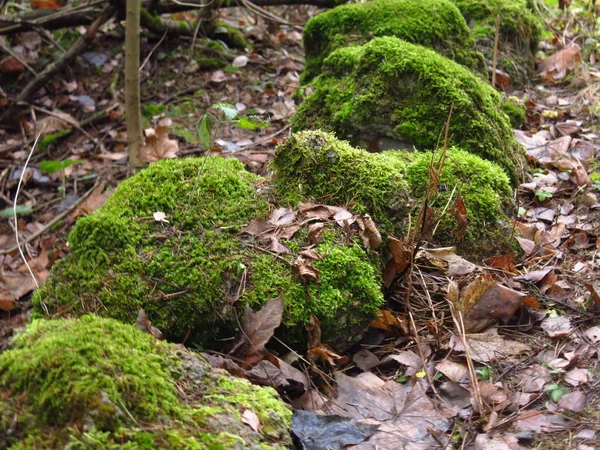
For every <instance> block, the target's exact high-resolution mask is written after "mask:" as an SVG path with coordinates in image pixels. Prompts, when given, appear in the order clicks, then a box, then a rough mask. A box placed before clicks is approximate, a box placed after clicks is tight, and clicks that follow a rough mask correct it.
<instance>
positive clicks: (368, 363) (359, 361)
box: [352, 348, 379, 372]
mask: <svg viewBox="0 0 600 450" xmlns="http://www.w3.org/2000/svg"><path fill="white" fill-rule="evenodd" d="M352 362H353V363H354V364H356V366H357V367H358V368H359V369H360V370H362V371H363V372H367V371H369V370H371V369H372V368H373V367H375V366H377V365H378V364H379V358H378V357H377V356H376V355H375V354H374V353H372V352H370V351H369V350H367V349H366V348H363V349H361V350H359V351H358V352H356V353H355V354H354V356H353V357H352Z"/></svg>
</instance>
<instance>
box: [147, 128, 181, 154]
mask: <svg viewBox="0 0 600 450" xmlns="http://www.w3.org/2000/svg"><path fill="white" fill-rule="evenodd" d="M145 134H146V138H145V142H144V145H143V146H142V148H140V158H141V159H142V160H143V161H146V162H148V163H153V162H156V161H160V160H161V159H170V158H175V157H176V156H177V153H178V152H179V142H177V141H176V140H175V139H169V132H168V130H167V127H166V126H165V125H160V124H159V125H158V126H157V127H156V129H152V128H148V129H147V130H146V131H145Z"/></svg>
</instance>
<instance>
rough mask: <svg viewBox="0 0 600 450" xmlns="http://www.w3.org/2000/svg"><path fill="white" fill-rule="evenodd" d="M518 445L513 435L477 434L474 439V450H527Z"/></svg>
mask: <svg viewBox="0 0 600 450" xmlns="http://www.w3.org/2000/svg"><path fill="white" fill-rule="evenodd" d="M528 448H529V447H525V446H523V445H521V444H519V440H518V439H517V437H516V436H515V435H514V434H508V433H498V434H490V433H485V434H478V435H477V437H476V438H475V450H527V449H528Z"/></svg>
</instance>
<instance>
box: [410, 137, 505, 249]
mask: <svg viewBox="0 0 600 450" xmlns="http://www.w3.org/2000/svg"><path fill="white" fill-rule="evenodd" d="M440 153H441V152H439V151H438V152H437V153H436V155H437V156H435V157H434V156H433V155H432V153H431V152H425V153H420V152H417V153H415V154H414V155H412V156H413V158H414V159H413V161H412V162H411V163H409V164H408V165H407V166H406V171H405V177H406V181H407V182H408V184H409V185H410V188H411V193H412V195H413V196H414V197H415V198H416V199H417V203H419V204H420V203H422V199H423V198H424V196H425V190H426V187H427V183H428V181H429V168H430V166H431V164H432V162H435V163H436V164H437V161H439V156H440ZM458 193H460V196H461V198H462V200H463V202H464V204H465V207H466V209H467V228H466V233H465V234H464V236H462V237H460V238H458V237H457V234H456V233H455V231H456V230H457V228H458V225H459V219H458V217H456V216H455V215H453V214H452V213H451V211H452V210H453V209H454V205H455V202H456V198H457V195H458ZM430 206H431V207H433V208H434V217H435V221H434V224H435V226H436V227H437V230H436V233H435V235H434V240H435V241H436V242H439V243H441V244H444V245H447V244H451V245H456V246H457V247H458V249H459V250H460V252H461V254H463V255H466V256H473V257H476V258H480V257H482V256H487V255H490V254H492V253H493V252H496V251H501V250H504V251H506V250H509V249H510V246H511V242H510V241H511V238H510V234H511V233H510V222H511V221H510V215H511V211H512V210H514V205H513V200H512V189H511V187H510V182H509V179H508V177H507V176H506V174H505V173H504V171H503V170H502V169H501V168H500V167H499V166H498V165H496V164H494V163H492V162H489V161H485V160H483V159H481V158H479V157H478V156H477V155H472V154H470V153H467V152H465V151H464V150H460V149H456V148H452V149H449V150H448V152H447V158H446V159H445V162H444V166H443V169H442V173H441V175H440V177H439V187H438V192H437V193H436V194H435V195H434V197H433V198H431V202H430Z"/></svg>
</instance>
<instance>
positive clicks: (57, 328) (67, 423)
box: [0, 316, 292, 450]
mask: <svg viewBox="0 0 600 450" xmlns="http://www.w3.org/2000/svg"><path fill="white" fill-rule="evenodd" d="M247 411H248V412H247ZM244 413H246V415H248V414H253V415H254V416H255V417H256V418H258V421H259V427H258V431H255V430H253V429H252V428H251V427H249V426H248V425H246V424H245V423H243V421H242V419H241V418H242V415H243V414H244ZM254 416H253V417H254ZM291 416H292V413H291V410H290V408H289V407H288V406H287V405H286V404H285V403H283V401H282V400H281V399H280V398H279V396H278V394H277V393H276V392H275V390H273V389H271V388H263V387H258V386H253V385H251V384H250V383H248V382H247V381H246V380H242V379H238V378H234V377H231V376H228V375H222V374H219V373H216V371H214V370H213V369H212V367H210V366H209V365H208V363H206V362H205V361H204V360H203V359H202V358H200V357H199V356H197V355H194V354H193V353H190V352H188V351H186V350H184V349H180V348H178V347H176V346H174V345H172V344H166V343H163V342H159V341H157V340H156V339H155V338H154V337H152V336H151V335H149V334H145V333H142V332H141V331H139V330H137V329H135V328H134V327H133V326H130V325H125V324H122V323H120V322H118V321H116V320H113V319H103V318H99V317H97V316H83V317H81V318H80V319H76V320H70V319H55V320H38V321H34V322H33V323H32V324H31V325H30V326H29V327H28V328H27V329H26V330H25V331H24V332H22V333H21V334H18V335H17V336H16V337H15V339H14V341H13V343H12V348H11V349H9V350H7V351H5V352H4V353H2V354H0V442H2V444H6V445H7V447H10V448H17V447H18V448H45V449H63V448H73V449H75V448H103V449H108V448H131V449H154V448H169V449H188V448H198V449H208V448H227V449H257V450H258V449H283V448H290V447H291V445H292V443H291V438H290V434H289V429H290V426H291ZM0 446H1V445H0ZM3 448H6V447H3Z"/></svg>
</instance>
